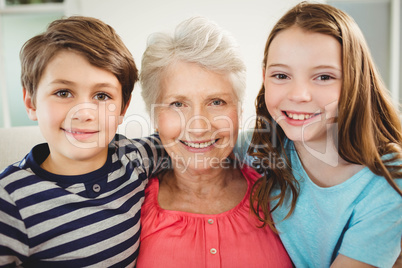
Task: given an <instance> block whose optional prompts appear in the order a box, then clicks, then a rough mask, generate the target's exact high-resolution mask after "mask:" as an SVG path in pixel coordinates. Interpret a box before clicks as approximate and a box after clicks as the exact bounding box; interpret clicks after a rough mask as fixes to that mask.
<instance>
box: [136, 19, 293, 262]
mask: <svg viewBox="0 0 402 268" xmlns="http://www.w3.org/2000/svg"><path fill="white" fill-rule="evenodd" d="M141 69H142V73H141V79H142V89H143V92H142V96H143V98H144V100H145V102H146V104H147V107H148V109H149V110H151V109H152V111H153V112H152V113H151V115H154V120H155V124H156V126H157V128H158V132H159V135H160V138H161V141H162V144H163V145H164V147H165V149H166V151H167V153H168V154H169V156H170V158H171V166H170V168H169V169H167V170H165V171H164V172H162V173H160V174H159V176H157V177H156V178H153V179H150V181H149V184H148V187H147V189H146V192H145V203H144V205H143V206H142V212H141V224H142V231H141V247H140V253H139V258H138V263H137V265H138V267H147V268H149V267H291V266H292V263H291V261H290V259H289V257H288V255H287V253H286V251H285V249H284V247H283V246H282V243H281V241H280V240H279V238H278V236H277V234H275V233H274V232H273V231H272V230H271V229H270V228H269V227H265V228H259V227H258V225H259V222H258V220H257V218H256V217H255V216H253V215H252V213H250V202H249V199H250V189H251V187H252V185H253V183H254V182H255V181H256V180H257V179H258V178H259V177H260V176H259V174H258V173H256V172H255V171H254V170H253V169H251V168H250V167H248V166H240V167H239V165H236V164H235V161H234V160H230V158H229V155H230V154H231V153H232V150H233V147H234V145H235V143H236V140H237V133H238V124H239V113H240V110H241V107H240V103H241V99H242V96H243V92H244V88H245V65H244V63H243V61H242V60H241V59H240V57H239V52H238V50H237V46H236V43H235V42H234V40H233V39H232V38H231V37H230V36H229V35H228V34H227V33H225V32H224V31H223V30H222V29H221V28H219V27H218V26H217V25H216V24H214V23H213V22H211V21H209V20H207V19H205V18H201V17H195V18H191V19H188V20H186V21H184V22H182V23H181V24H180V25H179V26H178V27H177V28H176V31H175V34H174V36H169V35H166V34H162V33H159V34H154V35H152V36H151V37H150V38H149V40H148V46H147V49H146V51H145V53H144V56H143V59H142V68H141Z"/></svg>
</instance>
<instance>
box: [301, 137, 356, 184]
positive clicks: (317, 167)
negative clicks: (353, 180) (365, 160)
mask: <svg viewBox="0 0 402 268" xmlns="http://www.w3.org/2000/svg"><path fill="white" fill-rule="evenodd" d="M295 148H296V151H297V153H298V155H299V158H300V161H301V163H302V165H303V168H304V170H305V171H306V173H307V175H308V176H309V177H310V179H311V180H312V181H313V182H314V183H315V184H317V185H318V186H320V187H331V186H335V185H338V184H341V183H343V182H345V181H346V180H348V179H349V178H350V177H352V176H353V175H354V174H356V173H357V172H359V171H360V170H361V169H362V168H363V166H361V165H356V164H352V163H349V162H347V161H345V160H344V159H343V158H342V157H341V156H340V155H339V153H338V148H337V146H336V145H335V143H333V142H327V143H325V142H321V143H303V142H295Z"/></svg>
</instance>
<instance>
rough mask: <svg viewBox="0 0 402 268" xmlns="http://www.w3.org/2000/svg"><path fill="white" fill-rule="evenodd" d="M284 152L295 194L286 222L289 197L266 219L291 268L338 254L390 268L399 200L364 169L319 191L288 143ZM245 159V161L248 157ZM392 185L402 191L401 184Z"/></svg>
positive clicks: (325, 263) (396, 249) (401, 212)
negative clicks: (270, 220)
mask: <svg viewBox="0 0 402 268" xmlns="http://www.w3.org/2000/svg"><path fill="white" fill-rule="evenodd" d="M239 140H240V141H239V143H238V144H237V147H236V151H235V153H237V156H241V155H242V154H244V153H245V149H244V148H245V144H246V146H248V144H247V141H249V140H250V139H249V138H244V137H240V138H239ZM286 150H287V153H288V155H289V157H290V160H291V164H292V169H293V170H292V171H293V175H294V176H295V178H296V179H297V180H298V181H299V183H300V193H299V197H298V199H297V204H296V209H295V210H294V212H293V214H292V215H291V216H290V217H289V218H287V219H286V220H283V218H284V217H285V216H286V215H287V213H288V211H289V205H290V198H288V199H287V200H288V201H289V202H287V203H286V204H285V205H284V206H281V207H279V208H278V209H276V210H275V211H274V212H273V215H272V217H273V219H274V221H275V224H276V227H277V229H278V231H279V235H280V238H281V240H282V242H283V244H284V246H285V248H286V250H287V251H288V254H289V256H290V257H291V259H292V261H293V262H294V264H295V266H296V267H298V268H299V267H320V268H321V267H329V266H330V265H331V263H332V262H333V261H334V260H335V258H336V256H337V255H338V254H343V255H345V256H347V257H350V258H352V259H356V260H359V261H361V262H365V263H368V264H371V265H374V266H376V267H392V265H393V264H394V263H395V261H396V259H397V257H398V255H399V254H400V251H401V238H402V197H401V196H400V195H399V194H398V193H397V192H396V191H395V190H394V189H393V188H392V187H391V186H390V185H389V183H388V182H387V181H386V180H385V179H384V178H383V177H380V176H377V175H375V174H373V173H372V172H371V171H370V170H369V169H368V168H367V167H365V168H363V169H362V170H360V171H359V172H358V173H356V174H355V175H353V176H352V177H351V178H349V179H348V180H347V181H345V182H343V183H341V184H338V185H336V186H333V187H325V188H324V187H319V186H317V185H316V184H315V183H313V182H312V181H311V180H310V178H309V177H308V175H307V174H306V172H305V170H304V169H303V166H302V165H301V162H300V159H299V157H298V155H297V153H296V151H295V149H294V146H293V142H288V143H287V148H286ZM246 160H247V162H249V163H250V162H251V161H252V158H251V157H249V156H246ZM396 182H397V184H398V185H399V187H400V188H402V180H401V179H397V180H396ZM273 194H275V193H273ZM272 205H275V204H272Z"/></svg>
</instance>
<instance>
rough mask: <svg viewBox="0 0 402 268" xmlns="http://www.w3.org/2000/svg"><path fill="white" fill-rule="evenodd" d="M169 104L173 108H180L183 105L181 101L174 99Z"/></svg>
mask: <svg viewBox="0 0 402 268" xmlns="http://www.w3.org/2000/svg"><path fill="white" fill-rule="evenodd" d="M170 106H172V107H174V108H181V107H183V103H182V102H179V101H175V102H172V103H171V104H170Z"/></svg>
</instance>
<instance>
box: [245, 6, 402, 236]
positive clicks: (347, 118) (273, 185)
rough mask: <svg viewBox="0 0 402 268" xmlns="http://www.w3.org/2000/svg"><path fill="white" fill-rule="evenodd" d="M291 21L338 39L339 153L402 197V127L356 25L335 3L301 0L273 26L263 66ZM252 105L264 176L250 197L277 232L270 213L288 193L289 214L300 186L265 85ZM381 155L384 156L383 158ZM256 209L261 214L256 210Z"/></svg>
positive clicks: (257, 154) (256, 152)
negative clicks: (400, 181)
mask: <svg viewBox="0 0 402 268" xmlns="http://www.w3.org/2000/svg"><path fill="white" fill-rule="evenodd" d="M292 26H297V27H300V28H301V29H304V30H306V31H309V32H317V33H322V34H326V35H330V36H332V37H334V38H336V39H337V40H338V41H339V43H340V44H341V47H342V77H343V81H342V90H341V95H340V98H339V102H338V117H337V124H338V129H337V133H335V134H336V135H335V137H337V139H338V153H339V155H340V156H341V157H342V158H343V159H344V160H346V161H347V162H349V163H353V164H359V165H364V166H367V167H368V168H369V169H370V170H371V171H372V172H373V173H374V174H376V175H379V176H382V177H384V178H385V179H386V180H387V181H388V183H389V184H390V185H391V186H392V187H393V188H394V189H395V191H397V192H398V193H399V194H400V195H401V196H402V190H401V189H400V188H399V187H398V186H397V184H396V182H395V180H394V179H397V178H399V179H400V178H402V164H401V162H402V129H401V122H400V118H399V114H398V111H397V109H396V108H395V107H394V106H393V104H392V101H391V99H390V97H389V94H388V90H387V89H386V87H385V85H384V83H383V82H382V80H381V78H380V75H379V73H378V71H377V69H376V67H375V65H374V62H373V60H372V57H371V55H370V51H369V49H368V46H367V44H366V41H365V39H364V37H363V34H362V33H361V31H360V29H359V27H358V26H357V24H356V23H355V22H354V20H353V19H352V18H351V17H349V16H348V15H347V14H345V13H344V12H342V11H340V10H339V9H337V8H335V7H332V6H330V5H326V4H312V3H307V2H302V3H300V4H298V5H296V6H295V7H294V8H292V9H291V10H289V11H288V12H287V13H286V14H285V15H284V16H283V17H282V18H281V19H280V20H279V21H278V22H277V24H276V25H275V26H274V28H273V30H272V31H271V33H270V35H269V37H268V40H267V43H266V46H265V51H264V60H263V68H265V63H266V61H267V57H268V52H269V47H270V44H271V42H272V40H273V39H274V38H275V36H276V35H277V34H278V33H279V32H280V31H282V30H285V29H288V28H290V27H292ZM255 104H256V113H257V120H256V125H255V130H254V133H253V138H252V141H251V144H252V146H250V148H249V154H250V155H253V156H255V157H257V159H258V161H259V162H260V170H259V172H260V173H262V174H264V176H263V177H262V178H260V179H259V180H258V181H257V182H256V184H255V185H254V186H253V191H252V193H253V194H252V195H251V196H250V201H251V204H253V206H252V209H253V212H254V213H255V214H256V215H257V217H258V218H259V219H260V221H261V222H262V223H263V226H266V225H269V226H270V227H271V228H272V229H273V230H275V231H276V229H275V227H274V223H273V220H272V218H271V216H270V213H271V212H272V211H274V210H275V209H276V208H277V207H278V206H281V205H283V204H284V203H285V201H286V200H287V199H288V198H291V199H290V209H289V212H288V214H287V217H289V216H290V215H291V214H292V212H293V211H294V209H295V206H296V200H297V197H298V192H299V185H298V182H297V181H296V179H295V178H294V176H293V174H292V172H291V165H290V162H289V160H288V159H287V157H286V153H285V149H284V142H285V140H286V136H285V134H284V132H283V130H282V129H281V127H280V126H279V125H277V124H276V122H275V121H274V119H273V118H272V116H271V115H270V114H269V112H268V110H267V107H266V105H265V88H264V85H262V87H261V90H260V92H259V94H258V96H257V99H256V102H255ZM267 130H268V131H267ZM267 132H268V134H267ZM253 145H259V146H253ZM261 145H263V146H261ZM384 155H388V156H387V157H385V158H384V157H383V156H384ZM279 158H282V159H283V163H285V164H284V165H278V164H277V163H278V162H279V160H278V159H279ZM272 160H274V161H272ZM267 161H270V162H271V163H267ZM396 161H398V163H396ZM277 188H279V189H280V193H279V194H278V195H275V196H274V195H273V194H272V193H273V190H274V189H277ZM274 200H278V203H277V205H276V206H274V207H270V203H271V202H272V201H274ZM259 209H261V210H262V211H263V215H260V214H259V213H258V211H259Z"/></svg>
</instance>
